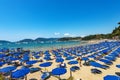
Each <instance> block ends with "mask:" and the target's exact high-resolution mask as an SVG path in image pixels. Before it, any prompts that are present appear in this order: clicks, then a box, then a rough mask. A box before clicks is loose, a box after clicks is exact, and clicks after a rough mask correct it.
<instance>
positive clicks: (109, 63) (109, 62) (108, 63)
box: [99, 59, 113, 65]
mask: <svg viewBox="0 0 120 80" xmlns="http://www.w3.org/2000/svg"><path fill="white" fill-rule="evenodd" d="M99 61H101V62H104V63H105V64H107V65H112V64H113V63H112V62H111V61H109V60H106V59H100V60H99Z"/></svg>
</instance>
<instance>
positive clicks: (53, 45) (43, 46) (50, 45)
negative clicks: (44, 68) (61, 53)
mask: <svg viewBox="0 0 120 80" xmlns="http://www.w3.org/2000/svg"><path fill="white" fill-rule="evenodd" d="M86 43H87V42H85V41H49V42H44V41H43V42H30V43H28V42H24V43H3V44H2V43H1V44H0V48H10V49H12V48H23V49H26V50H28V49H29V50H33V51H40V50H48V49H58V48H67V47H74V46H80V45H82V44H86Z"/></svg>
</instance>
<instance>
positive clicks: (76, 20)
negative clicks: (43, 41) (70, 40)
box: [0, 0, 120, 41]
mask: <svg viewBox="0 0 120 80" xmlns="http://www.w3.org/2000/svg"><path fill="white" fill-rule="evenodd" d="M119 21H120V0H0V40H9V41H17V40H21V39H24V38H32V39H35V38H37V37H64V36H85V35H89V34H96V33H110V32H111V31H112V30H113V29H114V28H115V27H116V26H118V25H117V22H119Z"/></svg>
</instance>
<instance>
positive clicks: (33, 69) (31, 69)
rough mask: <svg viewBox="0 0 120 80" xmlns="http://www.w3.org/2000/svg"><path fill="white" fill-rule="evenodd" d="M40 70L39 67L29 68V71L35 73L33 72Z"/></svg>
mask: <svg viewBox="0 0 120 80" xmlns="http://www.w3.org/2000/svg"><path fill="white" fill-rule="evenodd" d="M40 70H41V68H38V67H37V68H30V73H35V72H38V71H40Z"/></svg>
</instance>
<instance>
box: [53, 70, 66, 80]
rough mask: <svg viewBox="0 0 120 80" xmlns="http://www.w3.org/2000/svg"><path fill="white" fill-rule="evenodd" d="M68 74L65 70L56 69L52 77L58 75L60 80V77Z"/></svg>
mask: <svg viewBox="0 0 120 80" xmlns="http://www.w3.org/2000/svg"><path fill="white" fill-rule="evenodd" d="M66 72H67V70H66V69H65V68H55V69H53V70H52V75H58V76H59V78H60V75H63V74H65V73H66Z"/></svg>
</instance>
